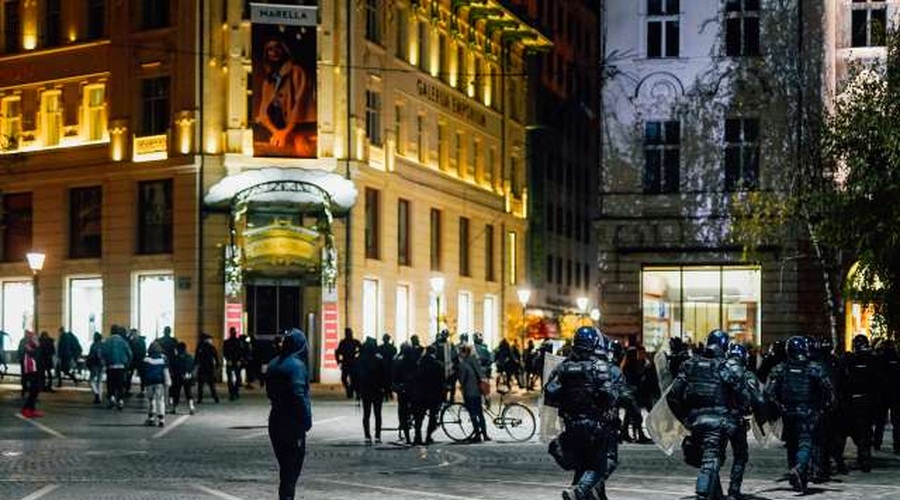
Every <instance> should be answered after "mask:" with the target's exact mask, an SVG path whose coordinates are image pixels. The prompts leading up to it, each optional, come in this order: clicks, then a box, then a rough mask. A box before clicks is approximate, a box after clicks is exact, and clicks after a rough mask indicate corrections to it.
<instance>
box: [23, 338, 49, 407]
mask: <svg viewBox="0 0 900 500" xmlns="http://www.w3.org/2000/svg"><path fill="white" fill-rule="evenodd" d="M20 347H21V348H20V349H19V363H21V364H22V386H23V387H24V390H25V392H26V393H27V395H26V397H25V398H24V399H25V404H24V405H23V406H22V416H23V417H25V418H35V417H43V416H44V412H42V411H40V410H38V409H37V407H36V405H37V398H38V392H40V390H41V375H40V372H39V371H38V370H39V368H38V364H39V361H40V349H41V348H40V341H39V340H38V337H37V335H35V334H34V332H32V331H29V330H25V336H24V337H22V340H21V342H20Z"/></svg>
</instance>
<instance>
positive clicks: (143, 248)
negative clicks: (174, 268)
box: [137, 179, 173, 254]
mask: <svg viewBox="0 0 900 500" xmlns="http://www.w3.org/2000/svg"><path fill="white" fill-rule="evenodd" d="M172 206H173V202H172V179H163V180H155V181H146V182H141V183H138V207H139V214H138V241H137V253H139V254H163V253H172Z"/></svg>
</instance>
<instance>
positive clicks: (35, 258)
mask: <svg viewBox="0 0 900 500" xmlns="http://www.w3.org/2000/svg"><path fill="white" fill-rule="evenodd" d="M45 257H46V256H45V255H44V254H42V253H40V252H29V253H27V254H25V259H26V260H28V267H30V268H31V275H32V284H31V291H32V301H33V306H32V315H33V316H34V318H33V320H32V327H33V328H34V333H35V335H39V332H38V294H39V293H40V292H39V291H38V286H39V283H38V273H39V272H40V271H41V269H43V268H44V258H45Z"/></svg>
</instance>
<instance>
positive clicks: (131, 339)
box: [125, 328, 171, 398]
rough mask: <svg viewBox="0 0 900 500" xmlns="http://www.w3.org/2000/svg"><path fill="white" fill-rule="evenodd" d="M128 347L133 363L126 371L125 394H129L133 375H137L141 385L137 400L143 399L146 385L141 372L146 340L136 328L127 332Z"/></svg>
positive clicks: (145, 355)
mask: <svg viewBox="0 0 900 500" xmlns="http://www.w3.org/2000/svg"><path fill="white" fill-rule="evenodd" d="M128 345H129V346H130V347H131V354H132V359H133V360H134V362H132V363H131V368H130V369H129V370H128V373H126V374H125V394H131V382H132V379H133V378H134V374H135V373H137V376H138V380H139V381H140V384H141V387H140V392H138V398H143V397H144V389H145V385H146V383H145V382H144V373H143V370H144V358H145V357H147V339H146V338H145V337H144V336H143V335H141V332H139V331H138V329H137V328H132V329H131V330H130V331H129V332H128ZM167 359H171V358H167Z"/></svg>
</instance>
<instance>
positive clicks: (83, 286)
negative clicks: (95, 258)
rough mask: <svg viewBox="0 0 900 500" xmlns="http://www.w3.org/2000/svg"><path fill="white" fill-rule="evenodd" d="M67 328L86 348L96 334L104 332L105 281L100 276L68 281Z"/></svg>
mask: <svg viewBox="0 0 900 500" xmlns="http://www.w3.org/2000/svg"><path fill="white" fill-rule="evenodd" d="M67 292H68V296H67V304H68V317H67V318H66V319H67V320H68V321H66V323H67V324H66V327H67V328H68V329H69V330H70V331H71V332H72V333H74V334H75V336H76V337H78V340H79V342H81V345H82V346H84V347H87V346H90V345H91V342H93V337H94V332H103V280H102V279H101V278H100V277H99V276H92V277H78V278H69V279H68V290H67Z"/></svg>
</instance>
